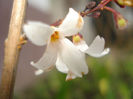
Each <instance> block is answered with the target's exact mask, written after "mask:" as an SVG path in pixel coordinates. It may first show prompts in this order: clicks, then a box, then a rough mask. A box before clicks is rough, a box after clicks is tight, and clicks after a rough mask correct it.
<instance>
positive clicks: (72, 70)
mask: <svg viewBox="0 0 133 99" xmlns="http://www.w3.org/2000/svg"><path fill="white" fill-rule="evenodd" d="M83 25H84V20H83V17H82V16H81V15H80V13H78V12H76V11H75V10H74V9H72V8H70V9H69V12H68V14H67V15H66V17H65V19H64V20H63V21H62V23H61V24H60V25H59V26H56V27H55V26H49V25H47V24H45V23H41V22H35V21H31V22H28V23H27V24H25V25H24V27H23V30H24V33H25V35H26V36H27V38H28V39H29V40H30V41H31V42H32V43H33V44H35V45H38V46H43V45H46V50H45V52H44V54H43V56H42V57H41V59H40V60H39V61H38V62H36V63H34V62H31V65H32V66H34V67H35V68H37V69H38V70H37V71H36V72H35V73H36V75H39V74H41V73H42V72H44V71H47V70H50V69H51V68H53V67H54V66H56V68H57V70H59V71H60V72H62V73H66V74H67V77H66V80H71V79H74V78H76V77H82V76H83V75H84V74H87V73H88V66H87V64H86V61H85V53H86V54H88V55H90V56H94V57H101V56H103V55H106V54H107V53H109V48H107V49H104V45H105V40H104V39H103V38H102V37H100V36H97V37H96V38H95V39H94V41H93V42H92V44H91V45H89V46H88V45H87V44H86V42H85V40H84V39H83V37H82V35H81V34H79V32H80V31H81V29H82V27H83ZM70 36H72V41H71V40H69V39H68V38H67V37H70Z"/></svg>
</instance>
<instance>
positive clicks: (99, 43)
mask: <svg viewBox="0 0 133 99" xmlns="http://www.w3.org/2000/svg"><path fill="white" fill-rule="evenodd" d="M104 45H105V40H104V38H102V37H101V38H100V36H97V37H96V38H95V40H94V41H93V42H92V44H91V45H90V46H89V48H88V49H87V50H86V51H85V52H86V53H87V54H88V55H90V56H93V57H101V56H104V55H106V54H108V53H109V51H110V50H109V48H107V49H105V50H104Z"/></svg>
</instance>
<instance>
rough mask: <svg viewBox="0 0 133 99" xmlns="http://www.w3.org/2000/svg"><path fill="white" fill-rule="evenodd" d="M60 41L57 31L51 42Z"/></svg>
mask: <svg viewBox="0 0 133 99" xmlns="http://www.w3.org/2000/svg"><path fill="white" fill-rule="evenodd" d="M58 39H59V32H58V31H55V32H54V33H53V34H52V35H51V42H56V41H58Z"/></svg>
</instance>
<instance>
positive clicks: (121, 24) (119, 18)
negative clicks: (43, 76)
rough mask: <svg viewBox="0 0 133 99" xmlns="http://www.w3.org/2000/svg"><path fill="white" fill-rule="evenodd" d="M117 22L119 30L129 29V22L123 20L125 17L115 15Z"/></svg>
mask: <svg viewBox="0 0 133 99" xmlns="http://www.w3.org/2000/svg"><path fill="white" fill-rule="evenodd" d="M114 18H115V21H116V25H117V27H118V28H119V29H124V28H126V27H127V23H128V22H127V20H126V19H125V18H123V16H121V15H115V16H114Z"/></svg>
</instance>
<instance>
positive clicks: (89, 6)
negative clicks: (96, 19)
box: [84, 1, 96, 11]
mask: <svg viewBox="0 0 133 99" xmlns="http://www.w3.org/2000/svg"><path fill="white" fill-rule="evenodd" d="M95 5H96V2H94V1H90V2H89V3H88V4H87V5H86V7H85V10H84V11H86V10H88V9H92V8H93V7H95Z"/></svg>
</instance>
